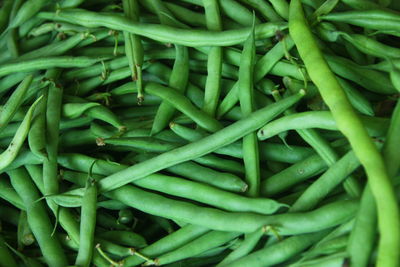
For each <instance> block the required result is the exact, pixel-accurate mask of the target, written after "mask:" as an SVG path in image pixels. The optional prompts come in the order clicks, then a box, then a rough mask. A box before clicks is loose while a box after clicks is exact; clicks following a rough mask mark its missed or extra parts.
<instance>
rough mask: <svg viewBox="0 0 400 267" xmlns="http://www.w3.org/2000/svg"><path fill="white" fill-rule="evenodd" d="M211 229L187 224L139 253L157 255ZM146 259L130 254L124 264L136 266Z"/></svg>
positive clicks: (149, 255)
mask: <svg viewBox="0 0 400 267" xmlns="http://www.w3.org/2000/svg"><path fill="white" fill-rule="evenodd" d="M208 231H210V230H209V229H207V228H204V227H201V226H197V225H191V224H187V225H185V226H183V227H182V228H180V229H178V230H177V231H175V232H172V233H170V234H169V235H167V236H165V237H163V238H161V239H159V240H157V241H156V242H154V243H153V244H151V245H149V246H147V247H145V248H143V249H141V250H139V253H141V254H142V255H146V256H147V257H155V256H158V255H161V254H164V253H167V252H169V251H173V250H176V249H178V248H179V247H181V246H183V245H185V244H187V243H189V242H191V241H192V240H195V239H196V238H198V237H200V236H202V235H204V234H205V233H207V232H208ZM144 261H145V260H144V259H142V258H139V257H138V256H137V255H133V256H129V257H127V258H125V259H124V260H123V264H124V266H136V265H138V264H140V263H143V262H144Z"/></svg>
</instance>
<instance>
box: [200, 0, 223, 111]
mask: <svg viewBox="0 0 400 267" xmlns="http://www.w3.org/2000/svg"><path fill="white" fill-rule="evenodd" d="M223 4H224V3H222V2H218V1H217V0H203V5H204V8H205V14H206V22H207V29H208V30H211V31H222V22H221V15H220V6H221V7H222V5H223ZM228 5H229V4H228ZM221 72H222V48H221V47H216V46H214V47H211V48H210V51H209V54H208V60H207V73H208V75H207V80H206V85H205V91H204V103H203V108H202V109H203V111H205V112H206V113H207V114H209V115H210V116H212V117H214V114H215V111H216V108H217V105H218V100H219V96H220V93H221Z"/></svg>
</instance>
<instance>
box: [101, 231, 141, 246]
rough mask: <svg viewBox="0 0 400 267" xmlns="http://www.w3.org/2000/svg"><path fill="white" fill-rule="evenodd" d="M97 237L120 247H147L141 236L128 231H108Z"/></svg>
mask: <svg viewBox="0 0 400 267" xmlns="http://www.w3.org/2000/svg"><path fill="white" fill-rule="evenodd" d="M98 236H99V237H100V238H102V239H106V240H109V241H111V242H115V243H116V244H119V245H122V246H128V247H134V248H143V247H147V243H146V240H145V239H144V238H143V237H142V236H141V235H139V234H136V233H134V232H130V231H108V232H103V233H99V234H98Z"/></svg>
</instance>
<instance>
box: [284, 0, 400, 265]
mask: <svg viewBox="0 0 400 267" xmlns="http://www.w3.org/2000/svg"><path fill="white" fill-rule="evenodd" d="M363 12H367V11H363ZM370 15H371V14H370ZM328 16H329V15H328ZM289 17H290V18H291V22H290V23H289V31H290V33H291V36H292V38H293V40H294V41H295V43H296V46H297V48H298V50H299V53H300V56H301V58H302V59H303V61H304V63H305V65H306V69H307V70H308V73H309V75H310V77H311V80H312V81H313V82H314V83H315V84H316V85H317V87H318V89H319V91H320V93H321V96H322V98H323V99H324V101H325V102H326V103H327V105H328V106H329V107H330V109H331V110H332V111H333V113H332V114H333V116H334V118H335V120H336V121H337V123H338V128H339V129H340V130H341V132H342V133H343V134H344V135H345V136H346V137H347V138H348V140H349V141H350V144H351V146H352V148H353V150H354V152H355V154H356V156H357V157H358V158H359V160H360V162H361V164H362V165H363V166H364V168H365V169H366V172H367V176H368V181H369V182H370V183H371V189H372V192H373V195H374V196H375V199H376V201H377V209H378V211H379V212H378V225H379V229H380V234H381V238H380V246H379V250H378V260H377V266H397V265H398V262H399V259H398V258H397V256H396V255H397V252H396V251H398V249H399V247H400V233H398V232H399V231H400V230H399V229H400V218H399V211H398V207H397V204H396V200H395V197H394V193H393V188H392V186H391V184H390V181H389V177H388V174H387V171H386V169H385V166H384V162H383V159H382V157H381V155H380V154H379V152H378V150H377V148H376V146H375V144H374V143H373V141H372V140H371V138H370V137H369V135H368V133H367V131H366V130H365V128H364V126H363V124H362V122H361V120H360V119H359V118H358V116H357V115H356V114H355V112H354V110H353V108H352V107H351V104H350V103H349V102H348V100H347V98H346V96H345V94H344V92H343V90H342V89H341V87H340V85H339V84H338V82H337V80H336V79H335V77H334V75H333V73H332V72H331V70H330V69H329V67H328V64H327V63H326V61H325V60H324V58H323V55H322V53H321V51H320V50H319V48H318V46H317V44H316V41H315V40H314V37H313V36H312V33H311V31H310V29H309V28H308V25H307V23H306V19H305V17H304V12H303V9H302V5H301V3H300V1H298V0H295V1H292V2H291V4H290V16H289ZM371 18H374V17H373V16H372V17H370V18H369V20H370V21H371V22H375V21H377V20H375V19H371Z"/></svg>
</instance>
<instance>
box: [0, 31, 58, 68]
mask: <svg viewBox="0 0 400 267" xmlns="http://www.w3.org/2000/svg"><path fill="white" fill-rule="evenodd" d="M51 40H52V35H51V34H46V35H42V36H38V37H35V38H31V39H22V41H21V43H20V46H19V49H20V50H21V52H23V53H26V52H29V51H31V50H32V49H38V48H40V47H43V46H45V45H47V44H48V43H49V42H51ZM2 63H3V62H2Z"/></svg>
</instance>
